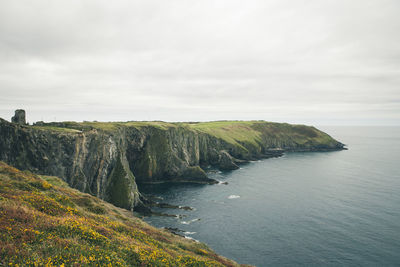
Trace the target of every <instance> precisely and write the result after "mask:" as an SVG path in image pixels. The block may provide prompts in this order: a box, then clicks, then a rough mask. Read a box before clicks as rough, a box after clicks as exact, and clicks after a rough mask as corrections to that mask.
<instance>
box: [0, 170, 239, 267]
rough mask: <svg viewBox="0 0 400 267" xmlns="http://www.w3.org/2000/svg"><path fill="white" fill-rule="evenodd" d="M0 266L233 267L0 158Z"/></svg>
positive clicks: (124, 212) (188, 242)
mask: <svg viewBox="0 0 400 267" xmlns="http://www.w3.org/2000/svg"><path fill="white" fill-rule="evenodd" d="M0 265H1V266H2V265H4V266H17V265H20V266H21V265H34V266H44V265H46V266H53V265H54V266H64V265H65V266H71V265H74V266H80V265H84V266H237V264H236V263H235V262H232V261H230V260H227V259H225V258H223V257H221V256H218V255H216V254H215V253H214V252H213V251H211V250H210V249H209V248H208V247H207V246H205V245H204V244H201V243H197V242H194V241H191V240H187V239H184V238H181V237H179V236H176V235H173V234H171V233H168V232H166V231H163V230H159V229H156V228H154V227H151V226H149V225H148V224H146V223H144V222H143V221H141V220H140V219H138V218H135V217H134V216H133V215H132V213H131V212H129V211H127V210H124V209H120V208H117V207H115V206H113V205H111V204H109V203H107V202H104V201H102V200H100V199H98V198H96V197H93V196H90V195H88V194H85V193H81V192H79V191H77V190H75V189H71V188H69V187H68V186H67V184H66V183H65V182H63V181H62V180H61V179H59V178H57V177H51V176H38V175H35V174H32V173H30V172H28V171H20V170H18V169H15V168H13V167H11V166H9V165H7V164H5V163H3V162H0Z"/></svg>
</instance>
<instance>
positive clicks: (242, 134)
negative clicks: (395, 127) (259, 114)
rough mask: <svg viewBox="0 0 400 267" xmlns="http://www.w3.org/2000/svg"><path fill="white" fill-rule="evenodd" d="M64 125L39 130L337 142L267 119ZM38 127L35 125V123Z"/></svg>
mask: <svg viewBox="0 0 400 267" xmlns="http://www.w3.org/2000/svg"><path fill="white" fill-rule="evenodd" d="M62 125H63V126H64V127H73V128H74V129H69V128H59V127H52V126H41V127H40V129H43V130H44V129H47V128H48V129H50V130H53V131H55V130H58V131H71V132H74V131H76V130H75V129H92V128H94V129H98V130H103V131H116V130H118V129H119V128H122V127H135V128H137V129H141V128H143V127H156V128H158V129H161V130H168V129H171V128H181V129H186V130H190V131H195V132H198V133H203V134H207V135H211V136H213V137H216V138H218V139H221V140H223V141H225V142H227V143H229V144H232V145H234V146H236V147H239V148H240V149H241V150H244V151H248V150H249V148H250V147H253V148H257V147H260V144H261V143H265V142H266V141H267V142H271V143H275V144H277V143H279V144H282V143H284V144H291V146H294V147H296V146H302V147H305V148H307V147H312V146H318V145H327V146H334V145H335V143H336V141H335V140H334V139H333V138H331V137H330V136H329V135H327V134H326V133H324V132H321V131H319V130H318V129H316V128H314V127H311V126H305V125H296V124H288V123H273V122H266V121H212V122H197V123H196V122H194V123H184V122H177V123H168V122H162V121H149V122H145V121H130V122H82V123H76V122H65V123H62ZM34 127H37V126H34Z"/></svg>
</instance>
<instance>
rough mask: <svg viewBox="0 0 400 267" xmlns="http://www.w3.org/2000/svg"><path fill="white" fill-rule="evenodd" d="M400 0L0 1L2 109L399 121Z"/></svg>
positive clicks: (49, 116)
mask: <svg viewBox="0 0 400 267" xmlns="http://www.w3.org/2000/svg"><path fill="white" fill-rule="evenodd" d="M399 14H400V1H399V0H352V1H348V0H324V1H321V0H246V1H242V0H240V1H239V0H201V1H199V0H197V1H194V0H168V1H165V0H142V1H136V0H126V1H121V0H118V1H109V0H83V1H82V0H68V1H59V0H35V1H31V0H18V1H15V0H2V1H0V117H1V118H4V119H7V120H10V118H11V116H12V115H13V113H14V110H15V109H18V108H22V109H25V110H26V112H27V120H28V121H29V122H31V123H32V122H35V121H39V120H43V121H66V120H74V121H84V120H87V121H93V120H97V121H128V120H164V121H209V120H267V121H277V122H289V123H300V124H309V125H400V16H399Z"/></svg>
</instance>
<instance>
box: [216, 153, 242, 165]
mask: <svg viewBox="0 0 400 267" xmlns="http://www.w3.org/2000/svg"><path fill="white" fill-rule="evenodd" d="M218 165H219V168H220V170H236V169H239V166H238V165H237V164H236V163H235V160H234V158H233V157H232V156H231V155H230V154H229V153H228V152H226V151H225V150H222V151H221V152H220V154H219V160H218Z"/></svg>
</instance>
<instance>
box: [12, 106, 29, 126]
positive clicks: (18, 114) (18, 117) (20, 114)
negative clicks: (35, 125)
mask: <svg viewBox="0 0 400 267" xmlns="http://www.w3.org/2000/svg"><path fill="white" fill-rule="evenodd" d="M11 122H12V123H17V124H20V125H26V118H25V110H23V109H17V110H16V111H15V115H14V117H12V118H11Z"/></svg>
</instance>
